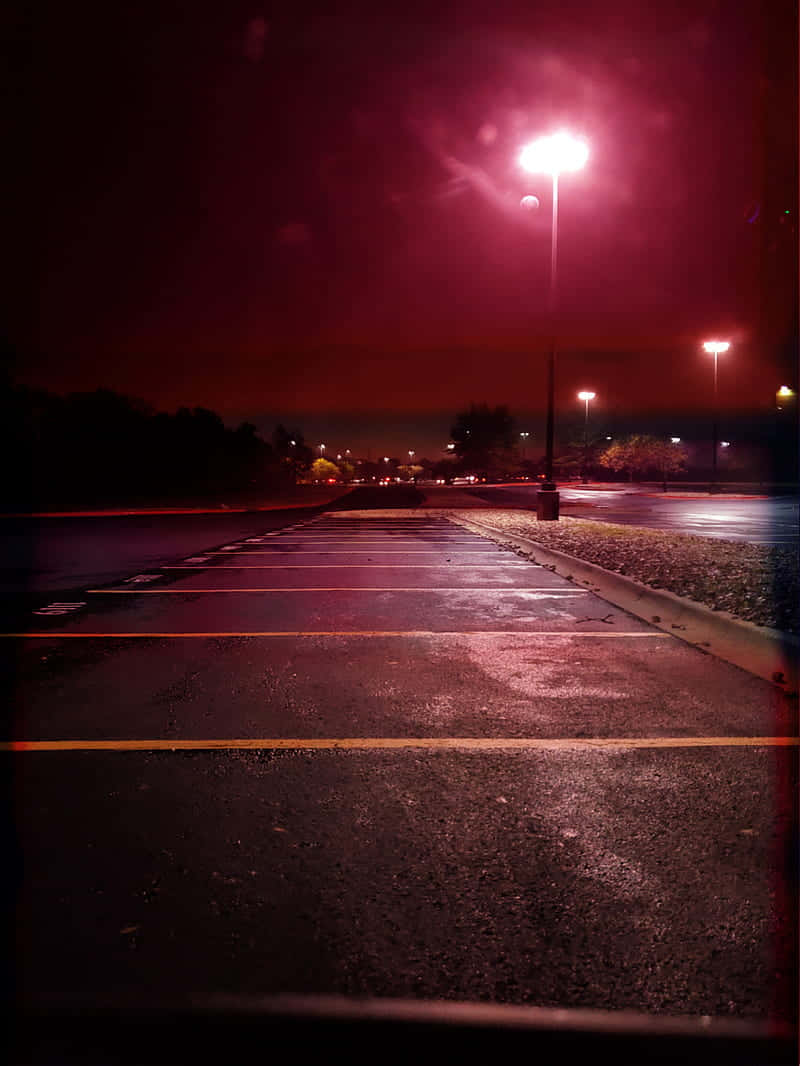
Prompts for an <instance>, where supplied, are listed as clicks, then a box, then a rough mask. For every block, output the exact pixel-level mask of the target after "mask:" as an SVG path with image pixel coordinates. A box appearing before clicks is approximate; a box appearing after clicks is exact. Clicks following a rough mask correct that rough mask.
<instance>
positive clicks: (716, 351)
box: [703, 341, 730, 492]
mask: <svg viewBox="0 0 800 1066" xmlns="http://www.w3.org/2000/svg"><path fill="white" fill-rule="evenodd" d="M703 348H704V349H705V351H707V352H708V353H709V355H713V356H714V432H713V438H714V442H713V447H714V452H713V455H712V458H711V486H710V491H711V492H716V491H717V487H718V486H717V452H718V450H719V443H718V436H719V425H718V423H719V401H718V398H717V359H718V357H719V356H720V354H721V353H723V352H727V350H728V349H729V348H730V342H729V341H704V342H703Z"/></svg>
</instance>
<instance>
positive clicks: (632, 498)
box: [433, 485, 800, 548]
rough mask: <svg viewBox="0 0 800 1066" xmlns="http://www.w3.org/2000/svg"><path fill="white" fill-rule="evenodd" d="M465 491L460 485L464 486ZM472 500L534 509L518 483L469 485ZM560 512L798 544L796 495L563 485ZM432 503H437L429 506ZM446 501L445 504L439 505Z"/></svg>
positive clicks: (531, 490) (531, 492) (527, 490)
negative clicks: (686, 492) (684, 495)
mask: <svg viewBox="0 0 800 1066" xmlns="http://www.w3.org/2000/svg"><path fill="white" fill-rule="evenodd" d="M462 491H464V490H462ZM466 491H467V492H469V493H470V495H473V496H475V497H476V499H479V500H482V501H484V502H485V503H488V504H490V505H493V506H495V507H523V508H535V506H536V503H535V501H536V488H535V487H534V486H523V485H516V486H513V487H509V486H502V485H498V486H492V485H487V486H485V487H481V488H480V489H467V490H466ZM559 495H560V497H561V513H562V514H564V515H572V516H573V517H575V518H588V519H591V520H593V521H596V522H614V523H619V524H621V525H631V526H647V527H648V528H649V529H663V530H668V531H670V532H673V533H690V534H693V535H694V536H698V537H714V538H722V539H724V540H734V541H743V542H745V543H748V544H763V545H772V546H782V545H786V546H789V547H795V548H796V547H798V544H799V543H800V516H799V515H798V499H797V496H796V495H795V496H791V495H786V496H771V497H768V498H759V497H755V498H747V497H742V496H738V497H737V496H735V495H728V496H726V494H725V493H724V492H723V493H722V494H721V495H719V496H702V495H699V494H698V495H696V496H694V497H693V498H683V499H681V498H679V497H680V490H676V491H675V493H674V494H672V495H671V494H669V493H667V494H661V493H659V492H657V491H656V490H653V491H652V492H651V493H644V492H641V491H626V490H624V489H620V488H602V487H594V486H588V487H586V488H583V487H576V488H570V487H569V486H562V487H561V488H560V489H559ZM433 506H436V505H433ZM442 506H446V504H442Z"/></svg>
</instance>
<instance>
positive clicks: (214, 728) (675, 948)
mask: <svg viewBox="0 0 800 1066" xmlns="http://www.w3.org/2000/svg"><path fill="white" fill-rule="evenodd" d="M142 578H143V579H144V580H143V581H142V582H141V583H139V584H137V583H136V581H135V580H134V581H132V582H131V583H126V582H118V583H116V584H115V585H110V586H105V587H97V588H94V587H92V588H87V589H86V590H85V595H84V596H83V597H82V599H83V600H85V601H86V605H85V608H81V610H80V611H76V612H75V613H72V614H67V615H64V616H63V617H55V618H52V619H48V620H47V621H48V625H52V627H53V628H46V627H43V628H41V629H37V628H35V627H33V626H30V627H28V628H27V629H23V628H20V629H19V630H15V631H14V633H13V635H11V634H10V633H7V634H6V635H5V639H4V640H3V641H0V654H1V655H3V656H4V657H5V659H6V665H7V667H8V669H9V671H10V672H13V674H14V676H15V689H16V699H15V708H14V714H13V718H12V719H11V720H9V722H8V723H7V730H6V737H7V743H13V742H16V744H17V747H16V749H15V750H9V751H7V754H6V755H4V758H6V759H8V760H11V761H12V763H13V766H14V767H16V768H17V778H16V781H17V784H16V788H17V798H18V800H19V810H20V812H21V813H20V817H19V832H20V839H21V841H22V845H23V848H24V851H25V855H26V864H25V881H24V885H23V890H22V901H23V902H22V906H21V908H20V944H21V945H22V948H21V961H20V977H21V980H20V987H21V994H22V996H23V999H25V1000H26V1001H28V1002H32V1003H36V1002H43V1003H59V1002H60V1003H64V1002H67V1003H84V1004H91V1003H93V1002H98V1000H100V999H102V1000H103V1001H105V1002H108V1001H111V1002H115V1001H116V1002H124V1003H131V1002H137V1001H139V999H141V998H142V996H143V995H144V996H145V998H148V997H149V995H150V994H151V993H152V994H154V995H156V996H161V997H162V999H163V998H166V999H167V1000H168V1001H169V1002H175V998H176V996H177V997H178V998H179V999H180V998H181V997H185V998H186V999H189V1000H193V1001H197V1000H198V998H199V999H202V998H203V997H206V996H210V995H213V994H216V993H218V992H219V991H220V990H221V989H224V990H225V991H229V992H233V993H235V994H252V995H260V994H269V993H271V992H298V993H306V994H308V993H315V992H316V993H328V994H345V995H347V994H361V995H364V994H366V995H411V996H419V995H422V996H424V997H426V998H434V999H436V998H457V999H494V1000H497V1001H499V1002H515V1003H530V1004H536V1005H548V1004H552V1005H559V1006H596V1007H611V1008H615V1009H619V1008H622V1007H631V1008H634V1009H641V1010H648V1011H662V1012H667V1013H685V1012H689V1013H707V1014H738V1015H742V1016H763V1015H767V1014H770V1013H776V1012H777V1013H778V1014H781V1013H782V1012H784V1013H785V1011H786V1009H787V1007H786V1003H788V1002H789V999H790V996H789V992H790V990H791V987H792V979H793V978H792V975H793V970H792V966H793V956H792V952H791V950H790V948H788V947H787V944H788V943H789V942H790V940H791V936H792V932H793V929H794V926H793V921H792V918H791V914H790V913H789V908H788V907H787V903H788V902H789V901H790V899H791V896H792V888H791V884H790V883H789V881H788V880H787V878H786V876H785V873H784V871H783V866H782V863H783V856H784V855H785V854H786V853H787V848H788V843H787V842H788V841H789V840H790V839H791V834H792V832H793V826H794V819H795V809H794V806H793V802H792V798H791V797H792V796H793V794H794V793H793V791H792V789H793V785H792V781H793V780H794V779H793V773H794V766H795V760H794V752H795V747H794V746H795V745H796V737H797V723H796V716H795V715H796V710H795V707H794V705H793V704H792V702H791V701H789V700H787V699H786V698H785V697H784V696H783V695H782V693H780V692H779V691H778V690H777V689H773V688H772V687H771V686H769V685H768V684H766V683H765V682H762V681H760V680H758V679H756V678H753V677H751V676H749V675H747V674H744V673H743V672H741V671H739V670H737V669H736V668H734V667H731V666H729V665H727V664H725V663H722V662H720V661H718V660H715V659H712V658H710V657H709V656H706V655H703V654H701V653H700V652H699V651H697V650H696V649H693V648H690V647H688V646H687V645H686V644H684V643H682V642H680V641H677V640H675V639H674V638H672V637H670V636H669V634H666V633H663V632H661V631H660V630H655V629H653V628H651V627H650V626H648V625H647V624H645V623H644V622H642V621H640V620H638V619H635V618H632V617H631V616H629V615H626V614H625V612H623V611H620V610H618V609H616V608H614V607H612V606H611V605H609V604H607V603H605V602H604V601H602V600H599V599H598V598H597V597H596V596H594V595H593V594H590V593H587V592H586V591H584V590H583V589H581V588H579V587H576V586H575V585H573V584H572V583H571V582H569V581H566V580H564V579H562V578H560V577H557V576H556V575H554V574H553V573H552V572H550V571H549V570H547V569H546V568H543V567H541V566H536V565H534V564H532V563H529V562H525V561H522V560H521V559H519V557H517V556H516V555H514V554H513V553H511V552H509V551H507V550H504V549H502V548H499V547H497V546H495V545H493V544H490V543H489V542H487V541H484V540H483V539H482V538H480V537H478V536H477V535H468V534H465V533H464V531H463V529H460V528H458V527H456V526H454V525H452V524H450V523H449V522H447V521H445V520H441V519H438V520H437V519H431V518H423V517H418V518H414V519H406V520H402V521H401V520H395V519H388V518H384V517H376V518H375V519H371V520H366V519H363V520H355V519H351V518H330V517H321V518H318V519H316V520H313V521H310V522H304V523H295V525H294V526H293V528H291V529H285V530H276V531H272V532H264V533H263V534H259V533H257V532H256V533H254V534H253V535H252V536H249V537H247V538H243V539H241V540H236V541H232V542H231V543H230V544H225V545H217V546H216V548H215V550H214V551H210V552H207V553H201V554H199V555H198V556H195V557H190V558H189V559H187V560H185V561H182V562H178V561H174V560H172V561H170V562H169V565H163V566H154V567H149V568H148V571H147V573H146V574H144V575H142ZM26 742H27V744H28V747H27V748H26ZM165 749H166V750H165ZM169 749H173V750H169ZM20 767H24V770H23V771H21V772H20V770H19V768H20ZM64 797H69V803H65V802H64ZM198 929H202V931H203V933H202V937H200V938H198V935H197V930H198ZM79 948H80V952H82V953H83V956H84V957H85V958H86V959H87V960H88V961H89V963H90V964H89V965H87V966H85V967H83V968H80V972H75V967H74V964H73V960H74V958H75V957H76V952H78V950H79ZM68 975H71V978H72V979H68ZM143 990H144V991H143Z"/></svg>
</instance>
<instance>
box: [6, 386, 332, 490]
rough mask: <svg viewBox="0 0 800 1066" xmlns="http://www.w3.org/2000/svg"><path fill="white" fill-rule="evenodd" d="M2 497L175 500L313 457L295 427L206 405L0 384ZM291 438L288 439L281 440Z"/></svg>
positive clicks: (280, 472) (271, 477)
mask: <svg viewBox="0 0 800 1066" xmlns="http://www.w3.org/2000/svg"><path fill="white" fill-rule="evenodd" d="M0 434H2V438H3V454H4V456H5V457H6V463H5V471H6V474H5V479H4V481H5V483H4V485H3V492H2V506H3V508H4V509H5V510H17V509H26V508H30V507H40V506H44V505H47V506H57V505H77V504H90V503H98V504H104V503H105V504H110V503H127V502H132V501H136V500H145V499H147V500H160V499H163V500H165V501H170V500H182V499H186V500H188V499H190V498H198V497H205V496H208V495H210V494H219V493H225V492H240V491H242V490H248V489H253V490H260V489H263V488H274V487H280V486H281V485H293V484H295V482H296V480H297V477H298V474H299V473H300V472H301V471H302V470H304V469H307V467H308V466H309V465H310V463H311V459H312V458H313V456H312V454H311V449H310V448H308V447H307V446H306V445H305V442H304V441H303V438H302V435H301V434H300V433H299V431H298V432H295V433H289V432H288V431H287V430H286V429H284V427H283V426H278V427H277V429H276V430H275V433H274V434H273V440H272V442H267V441H265V440H263V439H262V438H261V437H259V436H258V434H257V432H256V427H255V426H254V425H253V424H252V423H250V422H242V424H241V425H240V426H238V427H237V428H236V429H228V428H226V426H225V424H224V423H223V421H222V419H221V418H220V416H219V415H218V414H216V413H215V412H214V411H210V410H207V409H206V408H203V407H194V408H191V409H189V408H188V407H181V408H180V409H179V410H178V411H177V412H176V413H175V414H166V413H162V412H156V411H154V410H153V409H152V408H150V407H149V406H148V405H147V404H145V403H144V402H143V401H141V400H138V399H135V398H132V397H129V396H124V395H122V394H120V393H117V392H113V391H111V390H109V389H98V390H96V391H95V392H76V393H71V394H70V395H68V396H58V395H55V394H53V393H51V392H48V391H46V390H44V389H34V388H29V387H27V386H22V385H14V384H11V383H9V382H7V381H6V382H3V383H1V384H0ZM289 442H292V443H289Z"/></svg>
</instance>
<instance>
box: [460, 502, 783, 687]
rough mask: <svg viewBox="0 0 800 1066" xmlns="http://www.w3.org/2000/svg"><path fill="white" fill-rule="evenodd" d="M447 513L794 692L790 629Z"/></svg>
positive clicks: (677, 635)
mask: <svg viewBox="0 0 800 1066" xmlns="http://www.w3.org/2000/svg"><path fill="white" fill-rule="evenodd" d="M448 517H450V520H451V521H452V522H455V523H457V524H458V525H463V526H465V527H466V528H467V529H472V530H473V532H475V533H479V534H480V535H481V536H484V537H488V538H491V539H492V540H494V541H496V542H497V543H499V544H503V545H504V546H507V547H512V548H516V549H519V550H521V551H525V552H528V553H529V554H530V558H531V561H532V562H535V563H540V564H541V565H542V566H546V567H548V568H549V569H551V570H553V571H554V572H555V573H557V574H559V575H561V576H562V577H566V578H568V579H569V580H571V581H573V582H574V583H575V584H576V585H584V586H586V587H588V588H589V589H590V590H591V591H592V592H594V593H596V594H597V595H598V596H600V597H601V598H602V599H604V600H607V601H608V602H609V603H611V604H613V605H614V606H615V607H620V608H622V610H624V611H628V612H629V613H630V614H633V615H635V616H636V617H637V618H641V619H642V620H643V621H645V622H649V623H650V624H651V625H653V626H655V627H656V628H658V629H663V630H664V631H665V632H667V633H670V634H671V635H672V636H674V637H678V638H679V639H680V640H684V641H686V643H687V644H691V645H692V646H693V647H696V648H698V649H699V650H700V651H704V652H707V653H709V654H710V655H715V656H716V657H717V658H719V659H724V660H725V661H726V662H729V663H733V665H734V666H738V667H740V668H741V669H742V670H746V671H747V672H748V673H751V674H755V675H756V676H757V677H762V678H764V679H765V680H767V681H771V682H773V684H775V685H777V686H779V687H780V688H781V689H782V690H783V691H784V692H785V693H786V694H787V695H788V694H794V693H796V692H797V691H798V660H800V639H798V638H797V637H795V636H793V635H792V634H790V633H782V632H780V631H779V630H777V629H768V628H767V627H765V626H757V625H754V624H753V623H752V622H745V621H743V620H742V619H740V618H735V617H734V616H733V615H732V614H729V613H728V612H727V611H712V610H711V608H710V607H705V606H704V605H703V604H701V603H695V602H694V601H693V600H688V599H685V598H684V597H682V596H676V595H675V593H674V592H668V591H667V590H666V589H653V588H650V587H649V586H648V585H643V584H642V583H641V582H639V581H634V580H633V578H630V577H624V576H623V575H622V574H615V573H614V572H613V571H612V570H606V569H604V568H603V567H602V566H597V565H595V564H594V563H586V562H583V560H581V559H576V558H575V557H574V556H572V555H566V554H565V553H564V552H560V551H555V550H554V549H552V548H545V547H543V546H542V545H541V544H537V542H536V541H534V540H529V539H528V538H527V537H521V536H517V535H514V534H509V533H506V532H505V531H504V530H500V529H495V527H494V526H490V525H488V524H487V523H486V522H481V521H478V520H477V519H473V518H471V517H470V518H463V517H460V516H459V517H458V518H456V517H455V516H448Z"/></svg>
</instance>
